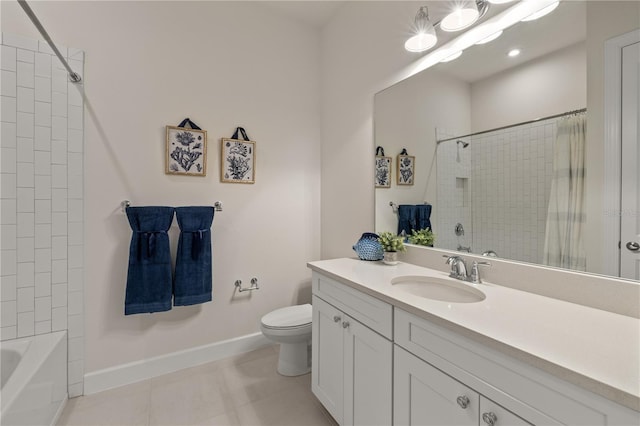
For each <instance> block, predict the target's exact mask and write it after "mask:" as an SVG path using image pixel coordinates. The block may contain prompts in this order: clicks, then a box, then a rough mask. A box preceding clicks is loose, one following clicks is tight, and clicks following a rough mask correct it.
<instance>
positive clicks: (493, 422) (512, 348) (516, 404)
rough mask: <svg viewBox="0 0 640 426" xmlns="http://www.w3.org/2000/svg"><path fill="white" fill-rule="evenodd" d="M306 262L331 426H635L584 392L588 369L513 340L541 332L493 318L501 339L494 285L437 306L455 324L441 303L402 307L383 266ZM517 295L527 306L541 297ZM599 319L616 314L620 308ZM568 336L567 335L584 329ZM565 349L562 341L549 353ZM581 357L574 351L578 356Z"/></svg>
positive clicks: (319, 383)
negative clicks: (481, 301) (472, 299)
mask: <svg viewBox="0 0 640 426" xmlns="http://www.w3.org/2000/svg"><path fill="white" fill-rule="evenodd" d="M355 262H357V261H355ZM319 264H321V265H322V268H320V267H319V266H318V265H319ZM334 265H337V266H334ZM313 266H314V268H312V269H313V278H312V280H313V323H312V327H313V336H312V380H311V382H312V391H313V393H314V394H315V395H316V397H317V398H318V399H319V400H320V402H321V403H322V404H323V405H324V406H325V407H326V408H327V410H328V411H329V412H330V413H331V415H332V416H333V417H334V418H335V420H336V421H337V422H338V423H339V424H340V425H342V426H345V425H385V426H389V425H396V426H404V425H414V426H418V425H474V426H518V425H537V426H542V425H590V426H598V425H601V426H614V425H616V426H617V425H620V426H622V425H635V426H637V425H640V413H639V412H638V411H637V410H634V409H632V408H628V407H626V406H624V404H623V403H617V402H614V401H615V400H616V399H613V398H606V397H604V396H602V395H604V394H605V393H602V394H601V395H598V394H597V393H594V391H590V390H587V389H588V387H589V386H591V387H592V388H593V387H594V385H593V384H594V382H595V381H596V380H597V379H598V375H596V374H594V375H593V376H591V375H585V374H581V375H579V374H577V373H574V372H572V371H567V369H566V367H561V365H559V364H555V363H552V362H548V361H545V359H544V358H542V357H539V356H537V355H536V353H535V352H524V351H521V350H519V349H517V347H518V345H519V344H520V345H521V344H522V342H523V341H528V339H534V341H535V343H536V344H538V341H541V340H542V341H544V340H545V339H544V338H545V337H546V336H539V335H538V336H536V335H534V334H532V333H533V330H534V329H532V328H529V329H527V328H526V324H528V323H527V322H523V323H524V325H525V327H524V328H523V330H522V334H520V333H514V332H513V330H516V331H517V330H518V329H517V327H518V324H505V328H506V329H508V331H509V333H508V335H507V336H506V337H505V336H504V335H503V334H502V333H503V328H502V327H501V325H498V327H495V325H494V327H493V328H491V327H489V326H488V325H491V324H495V321H494V319H495V316H496V315H497V312H496V311H499V308H500V302H501V301H500V299H498V296H497V295H496V294H497V292H498V291H500V290H501V289H500V288H499V287H496V288H494V287H487V289H486V290H487V292H490V291H493V292H494V299H493V305H488V304H486V305H484V306H485V307H487V309H486V310H482V311H480V312H477V309H476V310H475V311H471V310H470V309H468V310H467V311H464V309H465V307H464V306H463V307H458V306H457V305H456V306H449V307H448V309H450V310H451V311H455V313H456V314H457V315H458V317H459V318H462V319H460V320H459V321H463V320H464V321H466V322H467V324H466V326H460V325H458V324H457V323H456V321H451V320H448V319H447V318H446V317H447V315H449V313H448V312H446V311H445V312H443V309H442V306H443V305H441V304H438V305H436V304H435V303H434V304H433V307H431V306H427V307H426V308H422V307H419V306H413V304H412V303H413V302H412V300H410V299H407V298H404V299H403V298H402V297H403V296H398V294H397V293H392V292H389V291H387V290H386V286H388V284H386V283H388V282H389V280H390V279H391V278H389V275H384V272H385V271H390V270H389V269H380V270H379V269H376V268H378V265H375V264H371V265H370V264H367V263H359V262H358V263H353V261H351V260H350V259H338V260H333V261H321V262H318V263H316V264H314V265H313ZM402 268H404V269H402ZM398 269H402V271H396V273H397V274H399V275H401V274H404V275H411V274H415V272H413V271H414V267H410V266H408V265H400V266H399V267H398ZM378 275H381V277H378ZM369 282H370V283H371V284H367V283H369ZM377 295H379V298H378V297H374V296H377ZM508 296H509V299H508V300H507V302H510V303H511V301H512V300H514V299H515V300H516V301H517V300H518V297H520V296H519V294H514V293H513V291H509V292H508ZM524 296H527V295H526V294H525V295H524ZM524 296H522V298H523V299H526V301H527V302H528V303H533V304H534V306H549V305H548V304H542V305H540V304H541V303H543V302H541V301H539V300H537V298H536V297H533V296H532V297H528V296H527V297H524ZM381 299H382V300H381ZM505 300H506V299H505ZM530 301H531V302H530ZM536 303H538V305H535V304H536ZM560 303H562V302H554V303H553V304H551V305H553V306H555V305H556V304H560ZM521 305H522V306H529V305H524V304H522V302H521ZM477 306H482V305H477ZM553 306H552V307H553ZM489 307H492V308H494V309H495V311H492V310H490V309H488V308H489ZM567 309H571V306H567ZM431 311H435V312H437V313H435V314H434V313H431ZM462 312H472V313H471V314H469V315H473V316H469V318H471V319H473V321H477V327H474V324H473V323H469V321H467V319H468V318H466V317H464V316H463V315H462ZM503 312H508V310H504V308H503ZM580 312H584V311H582V310H581V311H580ZM590 314H592V313H590V312H587V313H586V315H590ZM596 314H597V315H596ZM451 315H452V316H453V314H451ZM593 315H594V316H597V317H598V318H602V317H603V316H604V314H603V313H594V314H593ZM487 316H492V317H491V318H487ZM587 318H589V316H587ZM609 320H610V321H614V320H620V322H621V323H622V324H626V323H627V322H626V320H625V318H622V317H615V316H612V317H611V318H609ZM492 321H493V323H492ZM560 326H561V325H551V326H550V327H560ZM535 330H537V332H539V333H541V332H553V331H555V330H554V329H552V328H551V329H547V328H544V327H542V328H540V327H538V328H536V329H535ZM556 334H558V333H556ZM580 336H583V337H581V338H580V340H578V339H574V340H576V342H579V341H582V340H583V339H585V338H588V336H587V335H580ZM567 338H572V336H568V337H567ZM501 339H502V340H501ZM536 339H537V341H536ZM547 340H548V339H547ZM512 342H513V344H511V343H512ZM552 343H553V342H552ZM594 343H596V342H594ZM548 348H549V349H545V350H547V351H551V352H550V353H543V355H545V356H549V354H552V355H554V356H550V358H558V356H557V355H556V353H555V352H553V351H555V347H554V346H552V345H549V346H548ZM543 349H544V348H543ZM561 349H562V348H561ZM566 353H567V350H566V345H565V348H564V352H562V351H560V352H559V354H561V355H562V354H566ZM569 353H576V354H578V353H577V352H576V351H570V352H569ZM605 354H606V352H605ZM578 355H579V354H578ZM573 360H574V358H571V359H570V360H569V361H570V362H573ZM581 361H582V360H581V359H579V358H575V362H576V363H577V364H578V365H579V364H580V362H581ZM596 366H597V365H596ZM631 367H632V366H631ZM583 371H584V369H583ZM596 371H600V370H596ZM587 373H588V371H587ZM599 374H602V373H599ZM631 374H632V373H631ZM567 376H569V377H570V378H571V381H570V380H568V379H567ZM595 383H599V382H595ZM603 386H604V385H603ZM605 390H606V388H605ZM599 391H600V390H599ZM618 398H619V397H618Z"/></svg>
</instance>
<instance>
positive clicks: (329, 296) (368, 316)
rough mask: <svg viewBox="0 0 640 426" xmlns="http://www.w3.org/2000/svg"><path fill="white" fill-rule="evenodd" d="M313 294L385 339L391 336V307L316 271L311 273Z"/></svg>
mask: <svg viewBox="0 0 640 426" xmlns="http://www.w3.org/2000/svg"><path fill="white" fill-rule="evenodd" d="M312 279H313V294H315V295H317V296H318V297H320V298H322V299H323V300H325V301H327V302H329V303H331V304H332V305H333V306H335V307H337V308H338V309H340V310H341V311H343V312H344V313H345V314H347V315H349V316H351V317H353V318H355V319H357V320H358V321H360V322H361V323H362V324H364V325H366V326H367V327H369V328H370V329H372V330H374V331H376V332H378V333H380V334H381V335H383V336H384V337H386V338H387V339H390V340H391V339H392V337H393V307H392V306H391V305H390V304H388V303H386V302H383V301H381V300H378V299H376V298H375V297H372V296H369V295H368V294H364V293H362V292H361V291H358V290H355V289H353V288H351V287H349V286H347V285H345V284H342V283H339V282H338V281H336V280H333V279H331V278H328V277H326V276H324V275H321V274H319V273H317V272H314V273H313V278H312Z"/></svg>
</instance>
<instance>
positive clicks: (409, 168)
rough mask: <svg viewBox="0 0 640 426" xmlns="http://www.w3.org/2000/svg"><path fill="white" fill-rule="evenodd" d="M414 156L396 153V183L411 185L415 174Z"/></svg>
mask: <svg viewBox="0 0 640 426" xmlns="http://www.w3.org/2000/svg"><path fill="white" fill-rule="evenodd" d="M415 164H416V157H414V156H413V155H402V154H400V155H398V164H397V168H396V177H397V182H398V185H413V178H414V176H415Z"/></svg>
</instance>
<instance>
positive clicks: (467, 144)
mask: <svg viewBox="0 0 640 426" xmlns="http://www.w3.org/2000/svg"><path fill="white" fill-rule="evenodd" d="M456 143H457V144H462V147H463V148H466V147H468V146H469V142H465V141H461V140H459V139H458V141H456Z"/></svg>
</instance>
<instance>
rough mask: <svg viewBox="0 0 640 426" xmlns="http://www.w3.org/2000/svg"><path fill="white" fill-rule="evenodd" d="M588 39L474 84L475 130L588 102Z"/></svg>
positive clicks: (513, 122)
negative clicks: (586, 42) (585, 41)
mask: <svg viewBox="0 0 640 426" xmlns="http://www.w3.org/2000/svg"><path fill="white" fill-rule="evenodd" d="M586 61H587V58H586V47H585V43H584V42H582V43H577V44H574V45H572V46H569V47H566V48H564V49H560V50H557V51H555V52H553V53H550V54H548V55H545V56H543V57H541V58H538V59H534V60H532V61H528V62H525V63H523V64H522V65H519V66H517V67H515V68H511V69H509V70H506V71H503V72H500V73H498V74H495V75H493V76H491V77H489V78H486V79H484V80H481V81H478V82H475V83H473V84H472V85H471V108H472V110H471V131H472V132H479V131H483V130H489V129H495V128H497V127H502V126H508V125H511V124H516V123H522V122H524V121H529V120H533V119H536V118H541V117H548V116H550V115H553V114H561V113H563V112H566V111H572V110H575V109H580V108H584V107H585V106H586V105H587V70H586Z"/></svg>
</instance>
